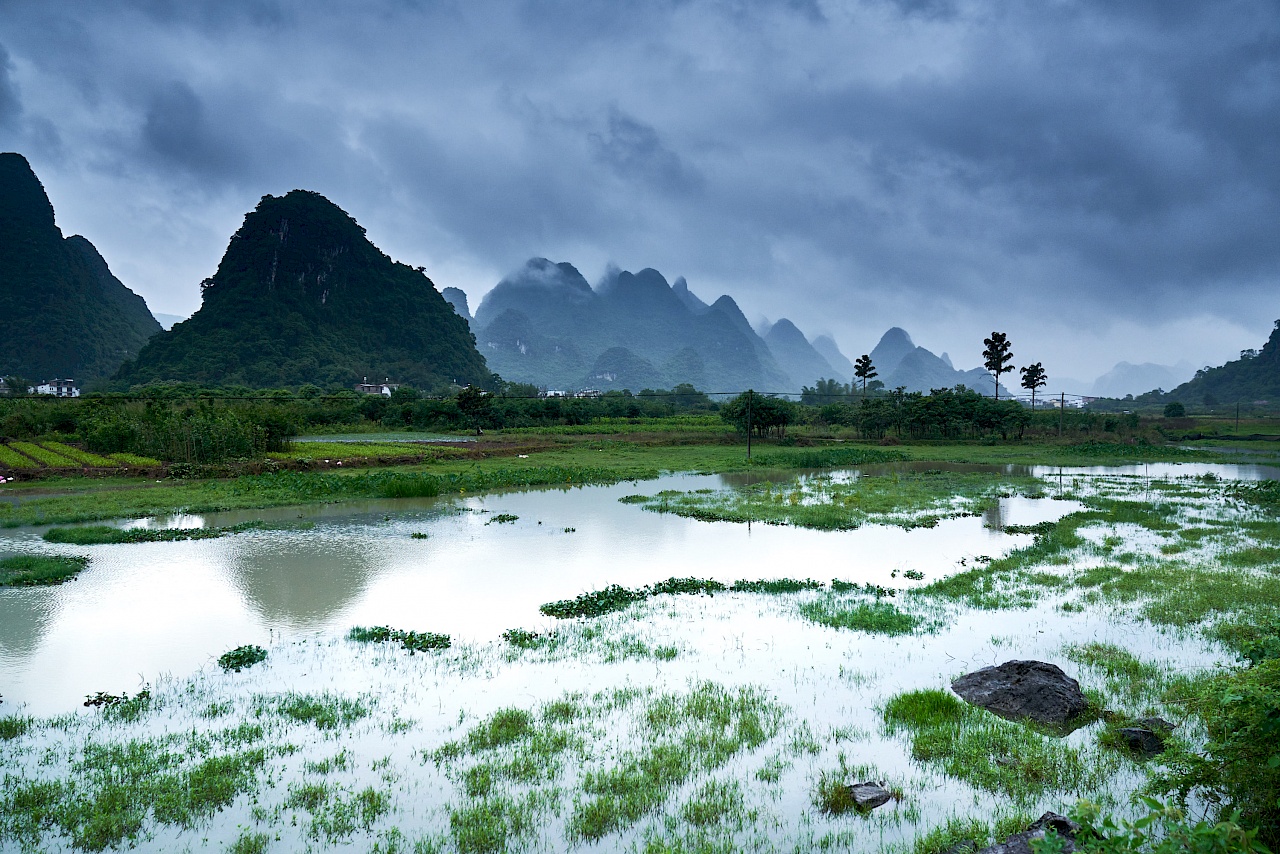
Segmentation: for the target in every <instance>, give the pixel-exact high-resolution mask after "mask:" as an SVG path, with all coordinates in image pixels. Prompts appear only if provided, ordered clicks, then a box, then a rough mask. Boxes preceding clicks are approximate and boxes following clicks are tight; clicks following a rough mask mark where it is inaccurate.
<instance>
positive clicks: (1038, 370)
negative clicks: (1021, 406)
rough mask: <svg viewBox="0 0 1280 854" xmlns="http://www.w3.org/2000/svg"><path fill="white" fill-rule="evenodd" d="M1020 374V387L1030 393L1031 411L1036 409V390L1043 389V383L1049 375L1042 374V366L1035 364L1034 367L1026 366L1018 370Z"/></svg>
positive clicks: (1047, 379)
mask: <svg viewBox="0 0 1280 854" xmlns="http://www.w3.org/2000/svg"><path fill="white" fill-rule="evenodd" d="M1020 370H1021V372H1022V387H1023V388H1025V389H1026V390H1027V391H1029V392H1031V411H1032V412H1035V409H1036V389H1039V388H1044V386H1045V383H1047V382H1048V381H1049V375H1048V374H1046V373H1045V372H1044V365H1042V364H1040V363H1039V362H1036V363H1035V364H1034V365H1027V366H1026V367H1025V368H1021V369H1020Z"/></svg>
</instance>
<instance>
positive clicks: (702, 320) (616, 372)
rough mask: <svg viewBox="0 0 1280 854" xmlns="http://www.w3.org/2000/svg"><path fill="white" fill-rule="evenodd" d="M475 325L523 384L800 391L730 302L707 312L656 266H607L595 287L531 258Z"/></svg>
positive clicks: (491, 357)
mask: <svg viewBox="0 0 1280 854" xmlns="http://www.w3.org/2000/svg"><path fill="white" fill-rule="evenodd" d="M472 328H473V329H475V330H476V339H477V341H478V343H479V346H480V349H481V351H482V352H483V353H484V355H485V357H486V359H487V360H488V362H489V366H490V367H491V368H492V369H493V370H494V371H497V372H498V373H499V374H501V375H502V377H503V378H504V379H507V380H512V381H516V382H528V383H534V384H536V385H542V386H548V387H551V388H563V389H578V388H584V387H585V388H599V389H605V390H608V389H622V388H629V389H632V390H633V391H639V390H640V389H642V388H671V387H672V386H675V385H677V384H678V383H682V382H689V383H693V384H694V385H696V386H698V387H699V388H702V389H705V390H708V391H737V390H740V389H745V388H757V389H761V390H765V389H768V390H788V389H790V388H792V387H793V386H794V388H795V389H796V390H797V391H798V390H799V385H798V384H795V383H794V381H793V380H792V379H791V378H790V377H788V376H787V374H786V372H785V371H783V370H782V369H781V368H780V367H779V366H778V364H777V361H776V360H775V359H774V357H773V354H772V353H771V352H770V350H769V348H768V346H767V345H766V344H765V343H764V341H762V340H760V338H759V336H757V335H756V334H755V333H754V332H753V331H752V329H751V325H750V324H749V323H747V320H746V318H745V317H744V316H743V315H742V312H741V310H740V309H739V308H738V306H737V304H736V303H735V302H734V301H733V300H732V299H731V298H730V297H727V296H724V297H721V298H720V299H718V300H716V301H715V302H714V303H713V304H711V305H707V304H706V303H705V302H703V301H702V300H700V299H698V298H697V297H696V296H694V295H693V294H692V293H691V292H690V291H689V288H688V284H687V283H686V282H684V280H683V279H677V280H676V284H675V285H670V284H668V283H667V280H666V279H665V278H664V277H663V276H662V274H661V273H659V272H658V271H657V270H653V269H644V270H641V271H639V272H638V273H632V272H629V271H626V270H619V269H610V270H609V271H608V272H606V274H605V276H604V278H603V279H602V280H601V281H600V282H599V283H598V284H597V286H596V287H595V288H592V287H591V285H590V284H588V283H587V280H586V279H585V278H583V276H582V274H581V273H580V272H578V270H577V268H575V267H574V266H573V265H572V264H568V263H563V262H562V263H559V264H556V263H552V262H551V261H548V260H547V259H545V258H533V259H531V260H529V261H528V262H527V263H526V264H525V265H524V266H523V267H521V268H520V269H519V270H516V271H514V272H512V273H511V274H509V275H507V276H506V277H504V278H503V280H502V281H501V282H499V283H498V284H497V285H496V286H495V287H494V288H493V290H491V291H490V292H489V293H487V294H486V295H485V297H484V299H483V300H481V302H480V305H479V306H478V307H477V308H476V313H475V320H474V322H473V324H472Z"/></svg>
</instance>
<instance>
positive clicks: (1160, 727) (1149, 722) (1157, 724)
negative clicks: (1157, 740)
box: [1138, 718, 1176, 735]
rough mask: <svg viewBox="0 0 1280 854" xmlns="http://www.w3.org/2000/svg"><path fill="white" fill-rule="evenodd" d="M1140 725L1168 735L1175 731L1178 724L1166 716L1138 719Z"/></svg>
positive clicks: (1159, 733) (1158, 733)
mask: <svg viewBox="0 0 1280 854" xmlns="http://www.w3.org/2000/svg"><path fill="white" fill-rule="evenodd" d="M1138 726H1140V727H1142V728H1143V729H1149V730H1151V731H1152V732H1154V733H1156V734H1157V735H1168V734H1169V733H1171V732H1173V729H1174V727H1175V726H1176V724H1171V723H1169V722H1168V721H1166V720H1165V719H1164V718H1143V719H1142V720H1140V721H1138Z"/></svg>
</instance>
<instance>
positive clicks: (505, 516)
mask: <svg viewBox="0 0 1280 854" xmlns="http://www.w3.org/2000/svg"><path fill="white" fill-rule="evenodd" d="M519 520H520V517H519V516H517V515H515V514H514V513H499V514H497V515H496V516H492V517H490V518H489V521H488V522H485V524H486V525H509V524H511V523H512V522H518V521H519Z"/></svg>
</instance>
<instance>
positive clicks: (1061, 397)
mask: <svg viewBox="0 0 1280 854" xmlns="http://www.w3.org/2000/svg"><path fill="white" fill-rule="evenodd" d="M1066 412H1067V393H1066V392H1065V391H1063V392H1059V393H1058V438H1059V439H1061V438H1062V419H1063V418H1065V417H1066Z"/></svg>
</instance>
